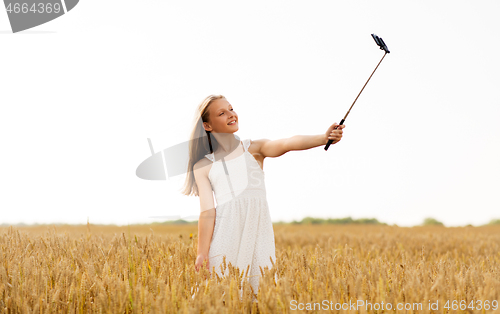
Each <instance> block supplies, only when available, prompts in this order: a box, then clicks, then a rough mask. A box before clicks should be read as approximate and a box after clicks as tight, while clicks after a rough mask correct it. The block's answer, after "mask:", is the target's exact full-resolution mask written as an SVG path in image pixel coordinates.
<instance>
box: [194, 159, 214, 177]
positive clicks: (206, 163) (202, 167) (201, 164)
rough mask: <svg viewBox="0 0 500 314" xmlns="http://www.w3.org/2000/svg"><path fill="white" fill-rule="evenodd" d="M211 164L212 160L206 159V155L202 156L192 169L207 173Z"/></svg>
mask: <svg viewBox="0 0 500 314" xmlns="http://www.w3.org/2000/svg"><path fill="white" fill-rule="evenodd" d="M211 165H212V161H210V160H208V158H206V157H203V158H202V159H200V160H198V161H197V162H196V163H195V164H194V166H193V171H196V172H200V173H203V174H205V175H208V172H209V171H210V166H211Z"/></svg>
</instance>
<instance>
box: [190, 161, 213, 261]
mask: <svg viewBox="0 0 500 314" xmlns="http://www.w3.org/2000/svg"><path fill="white" fill-rule="evenodd" d="M199 163H200V162H198V163H196V164H195V166H194V167H193V169H194V170H193V171H194V178H195V180H196V185H197V186H198V195H199V197H200V219H198V252H197V255H198V256H197V257H196V263H195V268H196V270H199V268H200V267H201V266H203V261H204V260H206V261H207V262H206V263H207V264H206V266H207V269H210V266H209V259H208V252H209V250H210V242H211V240H212V235H213V231H214V224H215V205H214V198H213V194H212V186H211V185H210V180H209V179H208V171H207V168H208V167H206V166H205V167H201V166H200V164H199Z"/></svg>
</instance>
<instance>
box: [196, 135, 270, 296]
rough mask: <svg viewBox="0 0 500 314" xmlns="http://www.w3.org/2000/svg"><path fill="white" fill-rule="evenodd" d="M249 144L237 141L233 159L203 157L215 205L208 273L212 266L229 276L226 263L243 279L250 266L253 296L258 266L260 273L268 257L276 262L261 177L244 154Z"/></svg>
mask: <svg viewBox="0 0 500 314" xmlns="http://www.w3.org/2000/svg"><path fill="white" fill-rule="evenodd" d="M251 143H252V141H251V140H250V139H246V140H243V141H240V144H241V145H240V146H239V147H238V148H237V150H243V152H242V153H241V155H239V156H238V157H236V158H233V159H229V160H225V159H224V158H222V159H221V160H217V161H216V160H215V154H214V153H212V154H208V155H205V157H207V158H208V159H209V160H210V161H212V162H213V163H212V167H211V168H210V172H209V174H208V178H209V180H210V183H211V185H212V190H213V191H214V194H215V200H216V202H217V206H216V218H215V226H214V231H213V235H212V240H211V243H210V249H209V253H208V258H209V268H210V272H211V273H212V272H213V267H215V271H216V272H217V274H218V275H219V276H223V275H227V274H228V273H229V269H228V267H227V265H229V262H231V264H232V265H233V266H235V267H238V268H239V269H240V272H244V275H243V276H245V274H246V271H247V267H248V265H250V268H249V271H248V275H247V276H248V279H249V281H250V285H251V286H252V288H253V291H254V293H255V294H257V292H258V288H259V278H260V276H261V272H260V268H259V267H262V270H264V267H265V266H267V267H268V268H269V269H271V268H272V267H273V265H272V263H271V260H270V258H272V260H273V263H276V255H275V254H276V253H275V251H276V248H275V243H274V231H273V225H272V222H271V216H270V213H269V206H268V203H267V198H266V187H265V183H264V180H265V174H264V171H263V170H262V169H261V168H260V165H259V163H258V162H257V160H255V158H254V157H253V156H252V154H251V153H250V152H249V151H248V147H249V146H250V145H251ZM241 146H242V147H241ZM242 148H243V149H242ZM224 255H225V256H226V271H225V272H222V261H223V256H224ZM275 279H276V276H275ZM241 292H242V291H240V293H241ZM240 296H241V294H240Z"/></svg>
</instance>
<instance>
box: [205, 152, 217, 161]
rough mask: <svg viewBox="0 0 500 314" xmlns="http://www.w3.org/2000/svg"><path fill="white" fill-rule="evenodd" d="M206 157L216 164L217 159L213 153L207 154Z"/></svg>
mask: <svg viewBox="0 0 500 314" xmlns="http://www.w3.org/2000/svg"><path fill="white" fill-rule="evenodd" d="M205 157H207V158H208V160H210V161H211V162H215V159H214V155H213V153H211V154H207V155H205Z"/></svg>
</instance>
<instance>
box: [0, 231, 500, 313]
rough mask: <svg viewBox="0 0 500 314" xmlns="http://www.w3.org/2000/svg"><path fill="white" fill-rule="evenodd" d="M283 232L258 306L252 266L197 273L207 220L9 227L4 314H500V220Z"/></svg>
mask: <svg viewBox="0 0 500 314" xmlns="http://www.w3.org/2000/svg"><path fill="white" fill-rule="evenodd" d="M274 231H275V237H276V257H277V261H276V263H275V266H274V267H273V268H272V269H270V270H269V269H265V270H263V273H264V277H263V278H262V279H261V284H260V289H259V294H258V296H257V300H258V302H252V296H251V295H250V285H249V283H248V282H247V281H245V280H244V276H243V275H244V272H245V270H241V274H238V269H233V268H232V267H231V265H227V267H229V268H230V270H231V276H228V277H226V278H217V277H215V278H210V276H209V273H208V271H207V270H204V271H202V272H196V271H195V269H194V262H195V258H196V246H197V238H196V236H197V226H196V225H154V226H153V225H142V226H141V225H136V226H124V227H119V226H101V225H92V224H91V225H80V226H71V225H64V226H51V225H48V226H30V227H3V228H0V313H294V312H300V313H304V312H306V313H321V312H325V313H326V312H334V313H347V312H350V313H394V312H396V313H500V306H498V301H499V300H500V266H499V265H500V226H498V225H497V226H483V227H456V228H446V227H439V226H428V227H412V228H405V227H397V226H383V225H286V224H276V225H274ZM191 234H192V235H193V236H192V237H190V235H191ZM275 272H277V276H278V281H277V282H274V279H273V274H274V273H275ZM240 287H241V289H243V292H244V296H243V300H242V301H240V298H239V288H240ZM195 291H197V292H196V293H194V292H195ZM223 291H224V293H225V295H224V296H223V295H222V294H223ZM223 299H224V300H223ZM362 302H363V303H362ZM367 302H369V303H371V305H367V304H366V303H367ZM382 302H383V303H382ZM447 302H448V303H447ZM495 302H497V303H496V308H497V309H496V310H493V308H495ZM389 304H390V305H391V309H388V306H389ZM419 304H420V305H419ZM430 304H432V306H433V309H429V305H430ZM446 304H448V307H446ZM353 305H355V306H354V307H353ZM370 306H371V308H370ZM398 306H399V307H400V308H401V309H399V310H398V309H397V307H398ZM436 306H437V307H436ZM376 308H378V310H377V309H376ZM405 308H406V309H405Z"/></svg>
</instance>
